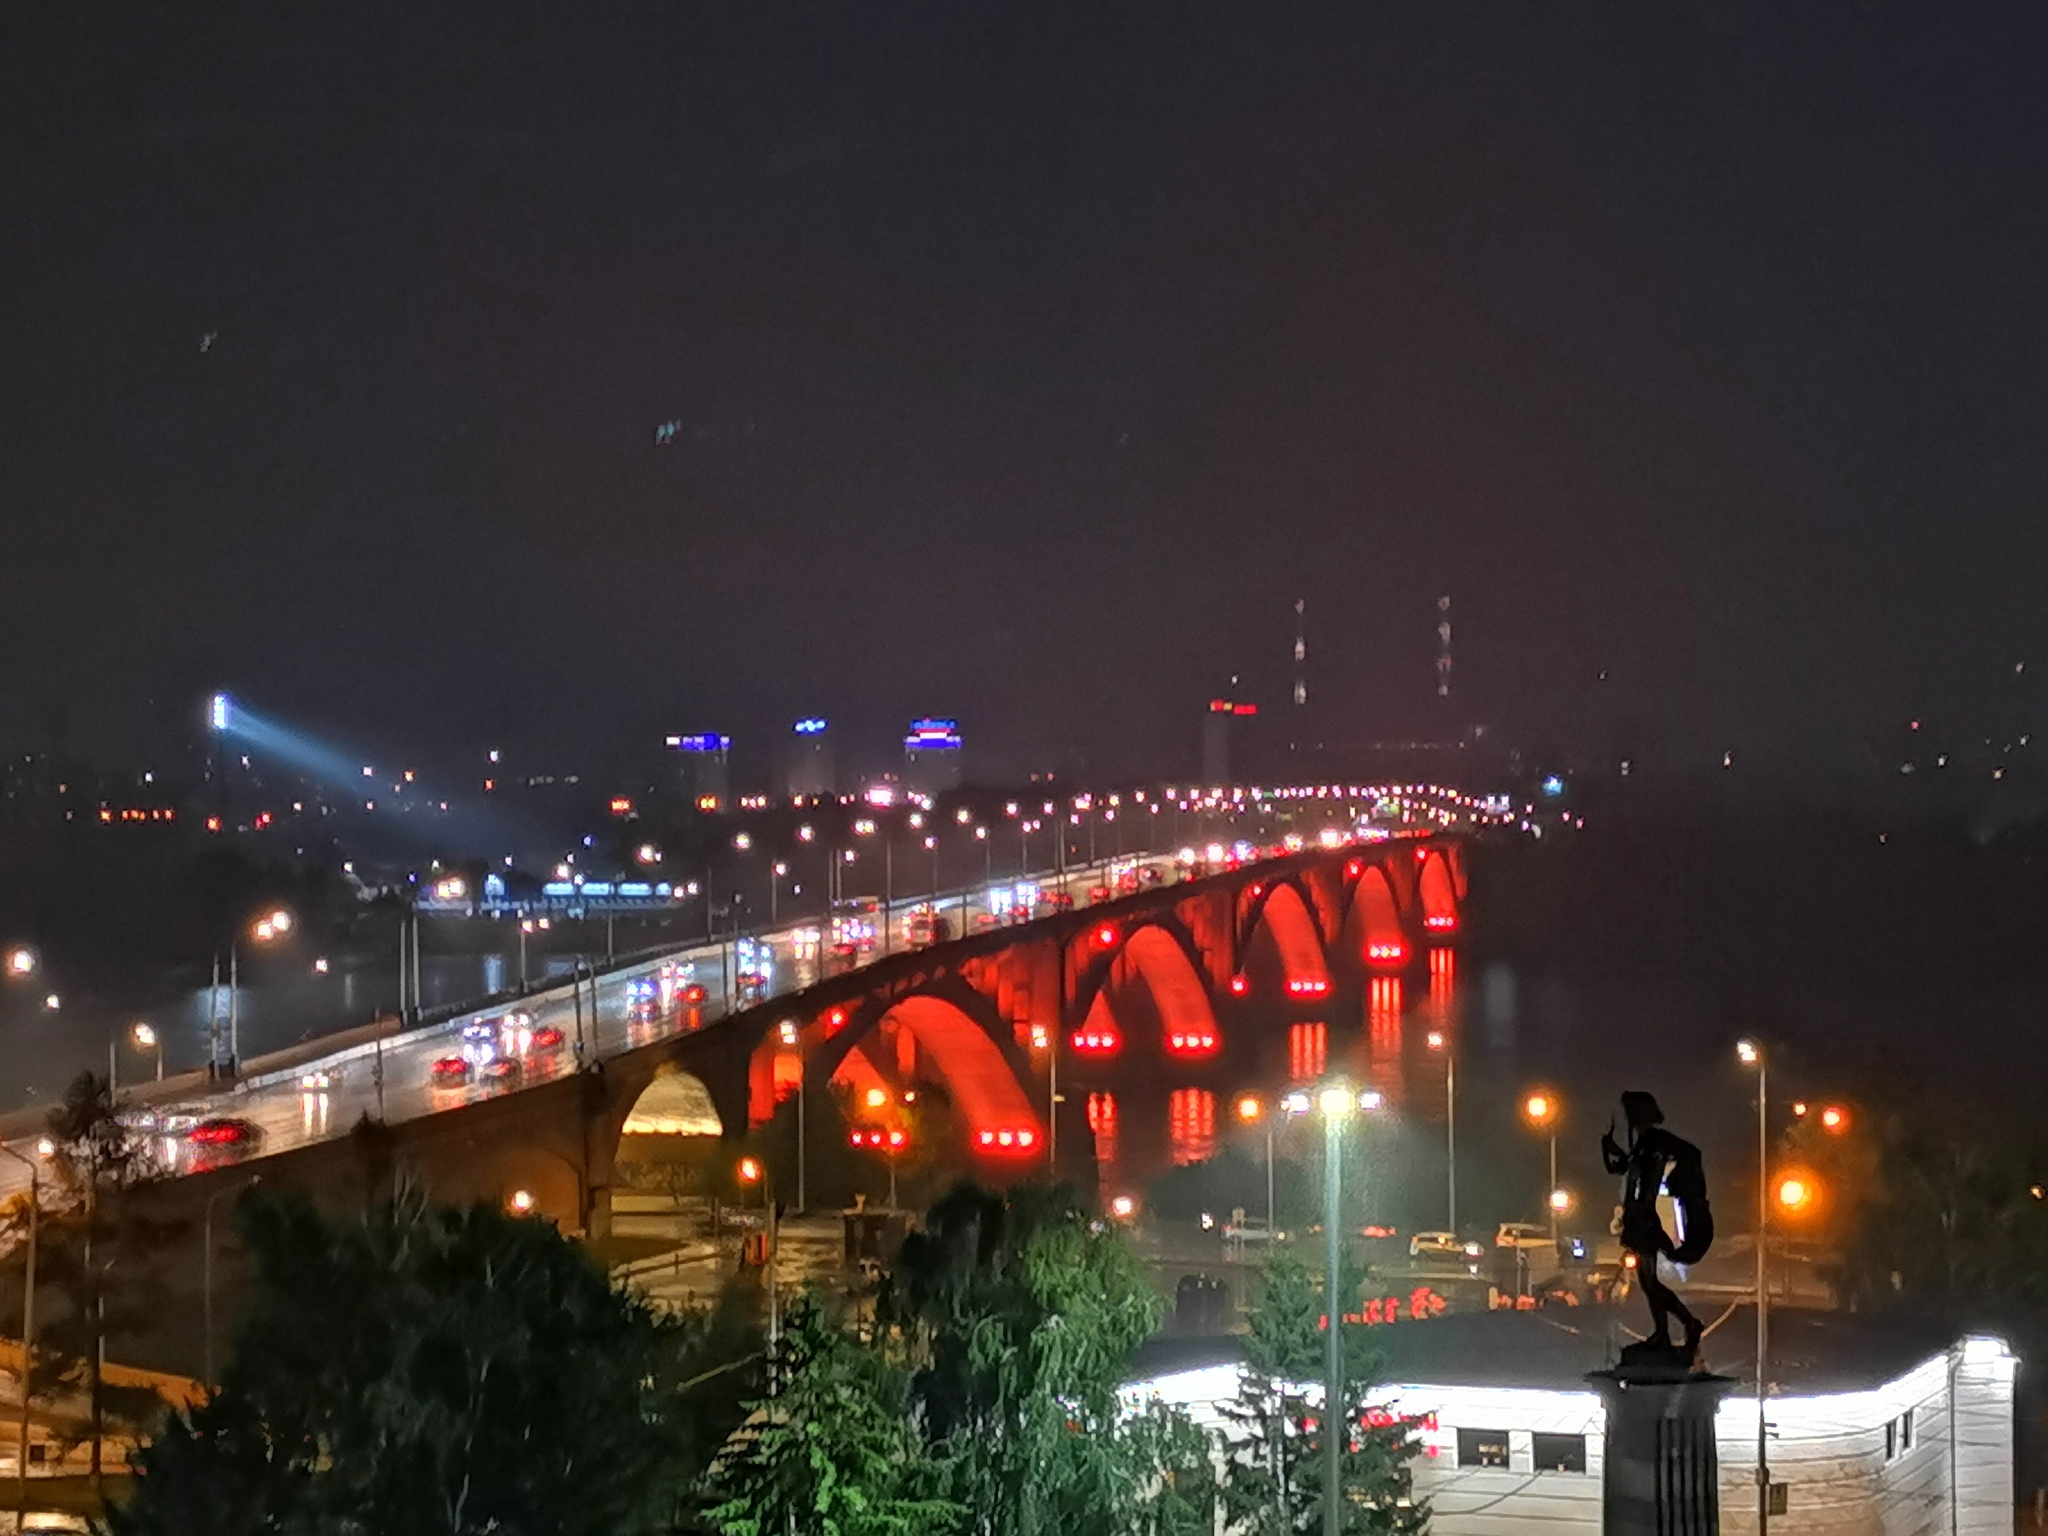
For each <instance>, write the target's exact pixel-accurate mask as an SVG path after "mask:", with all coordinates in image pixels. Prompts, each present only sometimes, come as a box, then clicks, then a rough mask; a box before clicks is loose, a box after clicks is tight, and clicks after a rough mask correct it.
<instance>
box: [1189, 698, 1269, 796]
mask: <svg viewBox="0 0 2048 1536" xmlns="http://www.w3.org/2000/svg"><path fill="white" fill-rule="evenodd" d="M1231 681H1232V682H1233V683H1234V682H1236V681H1237V679H1236V678H1234V677H1233V678H1232V679H1231ZM1258 712H1259V706H1258V705H1256V704H1245V703H1240V702H1238V701H1237V700H1235V699H1222V698H1218V699H1211V700H1210V701H1209V709H1208V712H1207V713H1206V714H1204V715H1203V716H1202V782H1203V784H1205V785H1208V786H1209V787H1211V788H1218V787H1220V786H1222V785H1225V784H1228V783H1229V782H1230V767H1231V745H1232V743H1233V742H1234V741H1235V740H1236V739H1237V738H1238V737H1239V736H1240V735H1241V734H1242V733H1243V730H1244V722H1245V721H1246V720H1248V719H1249V718H1251V717H1252V716H1255V715H1257V714H1258Z"/></svg>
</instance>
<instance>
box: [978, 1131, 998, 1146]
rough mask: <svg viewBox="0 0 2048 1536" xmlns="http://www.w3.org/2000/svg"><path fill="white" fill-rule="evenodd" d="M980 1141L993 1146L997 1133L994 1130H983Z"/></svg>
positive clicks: (984, 1144)
mask: <svg viewBox="0 0 2048 1536" xmlns="http://www.w3.org/2000/svg"><path fill="white" fill-rule="evenodd" d="M980 1141H981V1144H982V1145H983V1146H984V1147H992V1146H994V1145H995V1144H996V1133H995V1132H994V1131H983V1132H982V1133H981V1137H980Z"/></svg>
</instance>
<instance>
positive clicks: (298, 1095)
mask: <svg viewBox="0 0 2048 1536" xmlns="http://www.w3.org/2000/svg"><path fill="white" fill-rule="evenodd" d="M1141 866H1144V867H1151V868H1154V869H1157V870H1159V871H1160V873H1161V876H1162V878H1165V879H1171V878H1173V875H1174V862H1173V857H1172V855H1171V854H1159V853H1153V852H1147V853H1143V854H1132V855H1124V856H1119V857H1116V858H1112V859H1105V860H1098V861H1097V862H1095V863H1093V864H1083V865H1074V866H1069V867H1068V868H1067V869H1066V870H1065V871H1064V872H1060V871H1042V872H1038V873H1035V874H1032V875H1028V876H1020V877H1018V878H1016V879H1005V880H1003V881H1001V882H1000V883H997V884H994V885H989V886H978V887H975V888H973V889H971V890H966V891H958V890H956V891H946V892H941V893H940V894H939V896H938V898H937V910H938V911H939V912H940V913H941V914H942V915H943V916H945V917H946V918H947V920H948V922H949V924H950V925H951V926H952V929H953V933H954V936H956V937H957V936H959V935H961V934H963V933H967V932H976V931H980V930H981V929H982V928H983V927H984V926H985V923H984V919H987V920H990V921H999V920H1000V915H999V913H998V912H997V911H996V907H997V906H998V905H999V904H1000V903H1001V902H1002V901H1003V900H1004V898H1005V896H1006V895H1007V893H1011V892H1014V891H1015V890H1016V889H1017V888H1018V887H1019V886H1021V885H1027V884H1035V885H1037V886H1039V887H1040V888H1041V890H1046V891H1050V890H1058V889H1064V890H1066V891H1067V892H1069V893H1071V894H1072V895H1073V896H1074V899H1075V902H1076V903H1077V904H1085V903H1086V900H1087V895H1088V892H1089V890H1090V889H1091V888H1092V887H1094V886H1097V885H1103V884H1108V885H1111V886H1112V887H1113V886H1114V876H1115V875H1116V874H1117V873H1118V872H1120V871H1124V870H1130V869H1136V868H1139V867H1141ZM845 905H846V908H847V910H848V911H849V912H850V911H851V904H845ZM932 906H933V897H932V896H931V895H929V894H925V895H920V896H915V897H906V898H903V899H901V900H898V901H896V902H895V903H894V904H893V906H891V907H890V908H889V930H890V933H889V939H888V941H887V950H886V952H888V953H895V952H900V951H902V950H903V949H906V948H908V947H910V945H909V933H908V930H909V927H910V922H909V920H910V918H911V916H912V914H914V913H917V912H920V911H923V910H926V909H929V908H931V907H932ZM876 910H877V912H878V911H879V906H878V907H877V909H876ZM822 926H823V925H822V924H821V922H820V920H819V919H818V918H816V917H805V918H799V919H797V920H794V921H792V922H789V923H785V924H782V925H780V926H777V927H773V928H770V929H767V930H763V931H758V932H752V933H746V934H741V935H737V936H734V937H732V938H727V939H722V940H719V941H717V942H715V943H699V944H694V945H683V946H679V947H677V948H674V949H670V950H664V951H662V952H660V953H658V954H657V955H655V956H653V957H651V958H644V959H641V960H638V961H635V962H633V963H631V964H628V965H624V966H620V967H617V968H614V969H611V970H607V971H604V972H602V973H600V974H599V975H598V976H597V977H596V978H594V979H592V978H590V977H587V976H586V977H585V978H583V980H582V982H581V983H580V984H579V985H577V986H574V987H572V986H570V985H567V984H565V985H561V986H557V987H552V988H549V989H546V990H542V991H536V992H534V993H531V994H529V995H528V996H526V997H524V998H521V999H518V1000H516V1001H503V1000H500V1001H496V1002H493V1003H492V1004H491V1005H490V1006H488V1007H484V1008H479V1009H476V1010H474V1011H471V1012H467V1013H463V1014H460V1015H458V1016H456V1017H454V1018H451V1019H447V1020H445V1021H442V1022H439V1023H435V1024H431V1025H427V1026H424V1027H421V1028H418V1029H412V1030H407V1031H405V1032H403V1033H400V1034H397V1035H392V1036H388V1037H381V1038H379V1039H376V1040H374V1041H370V1042H366V1043H356V1044H352V1045H349V1046H347V1047H345V1048H342V1049H339V1050H336V1051H335V1052H333V1053H331V1054H328V1055H325V1056H321V1057H317V1058H314V1059H311V1060H307V1059H304V1057H303V1053H294V1060H293V1062H292V1064H291V1065H290V1066H287V1067H279V1068H277V1069H275V1070H265V1069H264V1064H263V1063H262V1062H260V1061H259V1062H254V1063H251V1064H250V1065H251V1068H252V1069H253V1070H252V1071H251V1072H250V1073H249V1074H248V1075H247V1076H245V1077H243V1078H242V1079H241V1080H240V1081H238V1082H236V1083H234V1084H233V1085H231V1086H221V1087H218V1088H214V1089H211V1090H209V1091H198V1092H194V1093H192V1094H190V1095H178V1094H174V1095H172V1096H170V1097H169V1098H166V1099H163V1100H155V1099H154V1097H153V1099H152V1102H151V1103H150V1104H149V1105H148V1108H147V1110H135V1111H131V1113H133V1114H134V1115H135V1116H136V1120H137V1123H138V1124H139V1125H141V1126H142V1127H143V1128H144V1132H145V1134H147V1135H148V1136H149V1138H150V1142H151V1145H152V1147H153V1149H154V1161H155V1162H156V1164H157V1166H158V1167H159V1168H160V1170H161V1171H163V1172H165V1173H168V1174H172V1175H177V1174H185V1173H196V1172H205V1171H209V1170H212V1169H216V1168H220V1167H223V1166H227V1165H231V1164H237V1163H246V1162H250V1161H252V1160H255V1159H258V1158H261V1157H263V1156H266V1155H269V1154H273V1153H278V1152H286V1151H290V1150H292V1149H293V1148H296V1147H303V1146H308V1145H311V1144H313V1143H315V1142H320V1141H326V1140H329V1139H332V1138H334V1137H338V1136H344V1135H346V1134H347V1133H348V1132H349V1130H350V1129H351V1128H352V1127H353V1126H354V1125H355V1124H356V1123H357V1122H358V1121H359V1120H361V1119H362V1118H363V1117H364V1116H365V1115H367V1116H369V1117H370V1118H371V1119H372V1120H383V1121H386V1122H387V1123H397V1122H401V1121H406V1120H413V1119H418V1118H420V1117H422V1116H425V1115H430V1114H436V1113H439V1112H440V1111H442V1110H446V1109H454V1108H458V1107H460V1106H462V1105H465V1104H473V1103H476V1102H478V1101H479V1100H481V1099H484V1098H487V1097H492V1096H498V1095H503V1094H507V1093H516V1092H517V1091H518V1090H519V1088H521V1087H530V1086H535V1085H538V1084H540V1083H544V1082H550V1081H553V1080H554V1079H556V1078H560V1077H565V1076H567V1075H569V1074H570V1073H572V1072H575V1071H577V1070H578V1068H579V1065H580V1064H582V1063H589V1062H596V1061H602V1060H605V1059H606V1058H608V1057H611V1056H615V1055H618V1054H620V1053H622V1052H625V1051H628V1050H634V1049H637V1048H639V1047H641V1046H645V1045H651V1044H653V1043H654V1042H656V1041H658V1040H663V1039H667V1038H671V1037H674V1036H677V1035H682V1034H686V1033H690V1032H692V1031H695V1030H697V1029H701V1028H703V1027H704V1026H705V1025H707V1024H710V1023H713V1022H715V1021H717V1020H718V1019H721V1018H723V1017H725V1016H726V1015H727V1014H728V1013H731V1012H733V1011H735V1008H736V1006H738V1004H739V1000H738V999H737V998H736V997H735V993H734V988H735V986H736V985H737V978H736V976H735V971H736V970H737V969H738V966H737V964H736V961H738V960H739V959H740V958H741V957H744V956H745V955H747V954H748V952H749V949H750V947H751V950H752V953H753V954H754V955H756V956H759V955H762V954H764V953H765V954H766V955H767V956H768V957H769V965H768V967H767V975H768V984H767V986H766V988H765V990H764V991H761V992H760V993H758V994H757V995H756V996H755V997H751V998H749V999H748V1000H747V1001H746V1004H745V1006H749V1007H751V1006H754V1005H755V1003H756V1002H758V1001H760V1000H762V999H764V998H769V997H775V996H780V995H783V994H786V993H790V992H794V991H797V990H799V989H801V988H803V987H806V986H810V985H812V984H813V983H815V982H816V981H818V980H819V979H820V978H821V977H822V976H823V975H824V974H826V971H825V969H824V967H825V965H826V964H827V962H828V961H829V960H830V958H831V955H830V947H829V941H828V942H825V943H821V942H820V940H821V939H822V938H824V935H823V934H822V933H821V928H822ZM873 926H874V928H875V929H876V930H877V931H876V933H875V934H874V946H873V948H872V950H870V951H867V952H865V953H862V954H861V955H860V956H859V957H858V958H859V962H860V963H867V962H869V961H872V960H875V959H879V958H881V957H882V956H883V955H884V953H885V949H884V941H883V938H882V935H881V933H880V931H879V930H880V929H881V927H882V924H881V923H880V922H879V921H877V922H875V923H874V924H873ZM650 984H651V990H652V993H653V996H652V997H651V998H647V997H643V996H636V995H635V994H636V989H642V988H647V987H649V986H650ZM690 987H701V988H702V989H703V1000H702V1002H701V1003H696V1004H692V1003H689V1002H687V1001H686V1000H685V999H686V998H687V996H688V993H687V992H686V991H685V989H687V988H690ZM513 1014H517V1015H522V1016H523V1018H522V1020H521V1023H522V1024H523V1025H524V1027H525V1028H527V1029H529V1030H530V1031H531V1032H532V1034H533V1035H541V1034H542V1033H543V1032H544V1031H549V1030H554V1031H559V1037H560V1044H559V1045H558V1046H555V1047H553V1048H551V1049H546V1050H531V1049H529V1050H528V1051H527V1052H526V1053H524V1054H523V1055H521V1056H519V1060H520V1062H521V1073H520V1076H519V1078H518V1079H517V1080H516V1081H512V1082H506V1083H501V1084H496V1085H487V1084H486V1083H484V1082H482V1081H480V1080H478V1077H477V1076H476V1075H474V1074H473V1075H472V1076H471V1078H470V1080H469V1081H467V1082H455V1083H453V1084H451V1085H449V1086H437V1085H436V1083H435V1081H434V1077H433V1067H434V1063H435V1062H436V1061H439V1060H441V1059H443V1058H446V1057H450V1056H457V1055H465V1054H467V1055H469V1056H470V1057H472V1058H473V1059H474V1060H476V1061H478V1062H481V1061H482V1060H484V1059H486V1057H487V1056H490V1055H499V1054H505V1052H503V1051H502V1050H501V1049H493V1050H491V1051H488V1052H487V1051H486V1050H485V1049H484V1048H483V1046H482V1044H481V1043H480V1042H477V1041H470V1040H466V1039H465V1035H464V1031H465V1030H466V1029H469V1028H470V1027H471V1026H477V1025H484V1024H488V1023H493V1022H496V1023H497V1024H498V1026H499V1027H498V1029H497V1030H496V1031H494V1033H496V1034H498V1035H500V1036H501V1037H502V1036H504V1035H505V1034H506V1030H505V1027H504V1025H503V1022H502V1021H504V1020H505V1019H506V1017H507V1015H513ZM529 1038H530V1037H529ZM465 1046H467V1047H468V1049H467V1050H466V1051H465ZM321 1078H324V1080H325V1086H324V1087H321V1088H310V1087H306V1086H303V1085H304V1084H306V1083H307V1082H308V1081H317V1080H319V1079H321ZM206 1120H234V1121H238V1122H241V1123H242V1124H244V1125H246V1126H248V1127H252V1128H253V1130H254V1134H255V1140H254V1142H253V1144H245V1145H241V1146H208V1145H202V1144H199V1143H196V1142H194V1141H193V1140H192V1139H191V1137H190V1130H191V1126H192V1124H193V1123H194V1122H198V1121H206ZM38 1140H39V1138H38V1137H36V1136H33V1135H29V1136H22V1137H19V1138H15V1139H12V1140H9V1141H8V1142H6V1143H5V1145H7V1146H8V1147H10V1148H11V1149H12V1150H14V1151H16V1152H18V1153H22V1154H24V1155H28V1156H34V1155H35V1152H36V1149H37V1144H38ZM28 1177H29V1176H28V1172H27V1169H26V1168H25V1167H24V1166H23V1165H22V1164H21V1163H19V1162H17V1161H15V1160H14V1159H13V1158H6V1159H0V1197H5V1196H9V1195H12V1194H14V1193H16V1192H17V1191H21V1190H24V1189H26V1187H27V1184H28Z"/></svg>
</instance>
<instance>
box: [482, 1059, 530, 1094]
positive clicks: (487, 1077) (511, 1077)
mask: <svg viewBox="0 0 2048 1536" xmlns="http://www.w3.org/2000/svg"><path fill="white" fill-rule="evenodd" d="M519 1078H520V1066H519V1058H518V1057H517V1056H500V1057H499V1058H498V1059H497V1060H495V1061H488V1062H485V1063H484V1069H483V1070H482V1071H481V1072H479V1073H477V1075H476V1080H477V1081H478V1082H479V1083H481V1084H483V1086H484V1087H486V1088H517V1087H518V1086H519Z"/></svg>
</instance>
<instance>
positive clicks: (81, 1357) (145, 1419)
mask: <svg viewBox="0 0 2048 1536" xmlns="http://www.w3.org/2000/svg"><path fill="white" fill-rule="evenodd" d="M48 1125H49V1130H50V1140H51V1143H52V1145H53V1147H54V1148H55V1150H54V1152H53V1153H52V1156H51V1164H52V1166H53V1168H54V1170H55V1173H56V1188H55V1189H54V1190H53V1191H52V1194H53V1196H54V1198H53V1199H51V1200H50V1202H49V1203H48V1204H47V1205H46V1206H45V1208H44V1211H43V1218H42V1226H41V1231H40V1233H39V1234H38V1237H39V1241H38V1247H39V1249H40V1253H39V1256H38V1265H37V1271H38V1272H37V1277H36V1278H37V1281H38V1285H37V1290H38V1291H41V1290H43V1289H45V1288H47V1289H49V1290H50V1291H53V1292H55V1293H56V1298H57V1300H58V1302H59V1303H60V1304H59V1305H57V1306H55V1307H51V1308H49V1309H47V1310H46V1311H45V1313H44V1315H43V1319H42V1322H41V1325H40V1326H39V1327H38V1328H37V1330H36V1354H37V1359H36V1361H35V1362H34V1363H33V1365H32V1367H31V1375H30V1381H31V1385H32V1389H33V1391H34V1393H35V1394H36V1395H38V1396H47V1395H48V1394H50V1393H52V1392H54V1391H55V1390H57V1389H58V1388H59V1387H69V1388H71V1389H73V1390H79V1389H82V1390H83V1391H84V1393H85V1397H86V1403H87V1417H86V1424H87V1436H88V1437H89V1443H90V1445H91V1448H92V1464H91V1475H92V1479H93V1485H94V1487H95V1488H96V1489H97V1488H99V1487H100V1480H101V1475H102V1451H103V1448H104V1446H105V1443H106V1434H107V1426H108V1424H109V1422H110V1421H111V1422H112V1423H114V1424H116V1425H118V1426H120V1427H121V1428H122V1429H124V1430H127V1431H129V1432H136V1431H140V1430H142V1429H143V1428H145V1427H146V1426H148V1425H149V1424H151V1423H153V1422H154V1421H155V1419H156V1417H157V1415H158V1413H160V1412H161V1411H162V1409H163V1403H162V1401H161V1400H160V1399H159V1398H158V1397H157V1395H156V1394H155V1393H154V1392H153V1391H149V1390H148V1389H137V1388H132V1387H130V1388H115V1387H110V1386H109V1385H108V1383H107V1381H106V1379H105V1376H104V1373H103V1371H102V1369H101V1368H102V1366H103V1365H104V1364H105V1361H106V1341H107V1340H108V1338H110V1337H124V1336H125V1337H133V1336H134V1335H135V1334H136V1333H139V1332H143V1331H146V1330H147V1328H148V1327H149V1325H150V1324H152V1323H153V1322H154V1321H155V1320H156V1302H155V1299H154V1296H153V1294H152V1291H153V1287H152V1286H151V1285H150V1283H149V1272H150V1269H151V1267H152V1265H153V1262H154V1255H155V1254H156V1253H158V1252H160V1251H161V1250H162V1248H163V1246H164V1239H165V1237H166V1236H167V1229H166V1227H165V1226H164V1224H163V1223H161V1222H155V1221H151V1220H149V1219H147V1218H146V1217H144V1216H143V1215H141V1214H140V1212H139V1210H138V1208H137V1206H136V1204H135V1202H132V1201H124V1200H122V1199H121V1198H120V1197H121V1195H122V1194H123V1192H124V1191H127V1190H130V1189H132V1188H134V1187H135V1186H136V1185H138V1184H140V1183H142V1182H143V1181H144V1180H145V1179H147V1178H150V1177H153V1176H154V1174H155V1172H156V1170H155V1167H154V1165H153V1164H152V1163H151V1161H150V1159H149V1157H148V1155H147V1143H146V1142H144V1140H143V1139H142V1138H140V1137H138V1136H136V1135H135V1134H134V1133H133V1132H132V1131H130V1129H129V1127H128V1126H127V1124H126V1123H125V1122H124V1121H123V1120H122V1118H121V1110H120V1106H119V1105H118V1104H117V1103H116V1101H115V1099H114V1092H113V1087H112V1085H111V1084H110V1083H109V1082H108V1080H107V1079H106V1078H104V1077H99V1076H96V1075H94V1074H93V1073H91V1072H81V1073H80V1074H79V1075H78V1076H77V1077H76V1078H74V1079H73V1080H72V1082H71V1084H70V1086H69V1087H67V1088H66V1089H65V1090H64V1098H63V1101H62V1102H61V1103H59V1104H58V1105H57V1106H56V1107H55V1108H54V1109H52V1110H51V1111H50V1114H49V1117H48ZM17 1215H18V1217H24V1218H25V1216H26V1212H25V1211H24V1212H19V1213H17Z"/></svg>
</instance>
